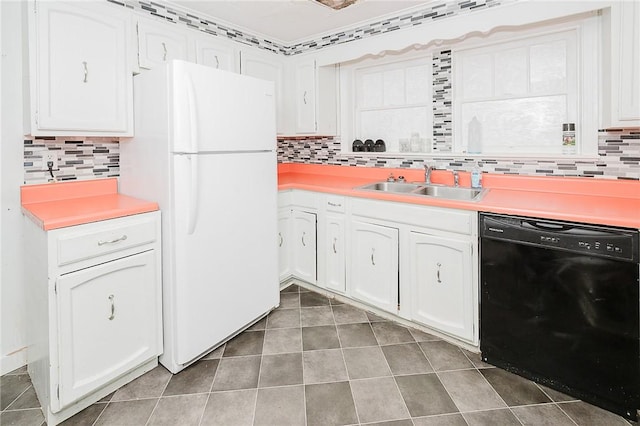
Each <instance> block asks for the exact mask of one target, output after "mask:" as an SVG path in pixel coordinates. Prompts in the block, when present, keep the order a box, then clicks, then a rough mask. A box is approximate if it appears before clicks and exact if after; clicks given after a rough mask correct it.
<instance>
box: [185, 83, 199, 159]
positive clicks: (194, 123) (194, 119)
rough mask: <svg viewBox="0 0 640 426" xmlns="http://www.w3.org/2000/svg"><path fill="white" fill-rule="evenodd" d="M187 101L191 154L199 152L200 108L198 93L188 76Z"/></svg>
mask: <svg viewBox="0 0 640 426" xmlns="http://www.w3.org/2000/svg"><path fill="white" fill-rule="evenodd" d="M186 77H187V78H186V79H187V99H188V101H189V137H190V141H189V142H190V144H189V145H190V149H191V152H198V108H197V104H196V91H195V89H194V87H193V80H191V76H190V75H188V74H187V76H186Z"/></svg>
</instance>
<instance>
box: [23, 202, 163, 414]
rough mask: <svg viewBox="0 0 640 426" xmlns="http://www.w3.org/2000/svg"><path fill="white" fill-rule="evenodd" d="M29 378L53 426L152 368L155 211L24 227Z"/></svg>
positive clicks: (157, 334)
mask: <svg viewBox="0 0 640 426" xmlns="http://www.w3.org/2000/svg"><path fill="white" fill-rule="evenodd" d="M25 240H26V242H27V244H26V247H29V253H28V254H27V258H28V262H31V264H30V265H28V268H27V269H26V271H25V278H26V285H27V291H28V295H29V300H31V301H32V302H31V303H30V304H29V307H28V309H29V315H28V318H29V324H28V340H29V347H28V360H29V364H28V371H29V375H30V376H31V379H32V381H33V386H34V389H35V391H36V394H37V395H38V399H39V401H40V403H41V406H42V409H43V413H44V415H45V419H46V421H47V424H49V425H55V424H58V423H60V422H61V421H63V420H65V419H66V418H69V417H70V416H72V415H74V414H76V413H77V412H79V411H81V410H82V409H84V408H86V407H87V406H89V405H91V404H93V403H95V402H96V401H98V400H99V399H101V398H103V397H104V396H105V395H107V394H109V393H111V392H113V391H114V390H115V389H117V388H119V387H120V386H122V385H124V384H126V383H127V382H129V381H131V380H133V379H134V378H136V377H138V376H140V375H142V374H144V373H145V372H147V371H149V370H150V369H152V368H154V367H155V366H156V365H157V364H158V356H159V355H160V354H161V353H162V314H161V306H162V304H161V300H162V294H161V269H160V268H161V252H160V244H161V243H160V212H152V213H144V214H138V215H132V216H127V217H123V218H117V219H110V220H104V221H100V222H93V223H88V224H84V225H77V226H71V227H67V228H60V229H55V230H52V231H43V230H42V229H40V228H39V227H37V226H36V225H35V224H34V223H33V222H32V221H31V220H30V219H27V218H26V219H25Z"/></svg>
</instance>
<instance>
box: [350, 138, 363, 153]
mask: <svg viewBox="0 0 640 426" xmlns="http://www.w3.org/2000/svg"><path fill="white" fill-rule="evenodd" d="M351 150H352V151H353V152H362V151H364V144H363V143H362V141H361V140H360V139H356V140H355V141H353V144H352V145H351Z"/></svg>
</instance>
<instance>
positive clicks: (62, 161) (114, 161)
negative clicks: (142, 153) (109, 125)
mask: <svg viewBox="0 0 640 426" xmlns="http://www.w3.org/2000/svg"><path fill="white" fill-rule="evenodd" d="M46 151H50V152H55V153H56V154H57V156H58V167H59V170H56V171H54V172H53V175H54V176H55V178H56V180H58V181H67V180H89V179H97V178H106V177H113V176H118V175H119V172H120V145H119V142H118V139H117V138H92V137H86V138H83V137H80V138H77V137H76V138H72V137H58V138H54V137H43V138H39V137H38V138H34V139H25V141H24V183H25V184H35V183H46V182H49V181H51V177H50V175H49V172H48V171H44V170H42V155H43V153H44V152H46Z"/></svg>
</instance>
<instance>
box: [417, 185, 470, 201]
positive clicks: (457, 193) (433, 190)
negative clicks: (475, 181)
mask: <svg viewBox="0 0 640 426" xmlns="http://www.w3.org/2000/svg"><path fill="white" fill-rule="evenodd" d="M412 194H416V195H427V196H429V197H438V198H448V199H450V200H464V201H476V198H480V195H481V194H482V189H476V188H461V187H454V186H438V185H427V186H423V187H421V188H418V189H416V190H415V191H412Z"/></svg>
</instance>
